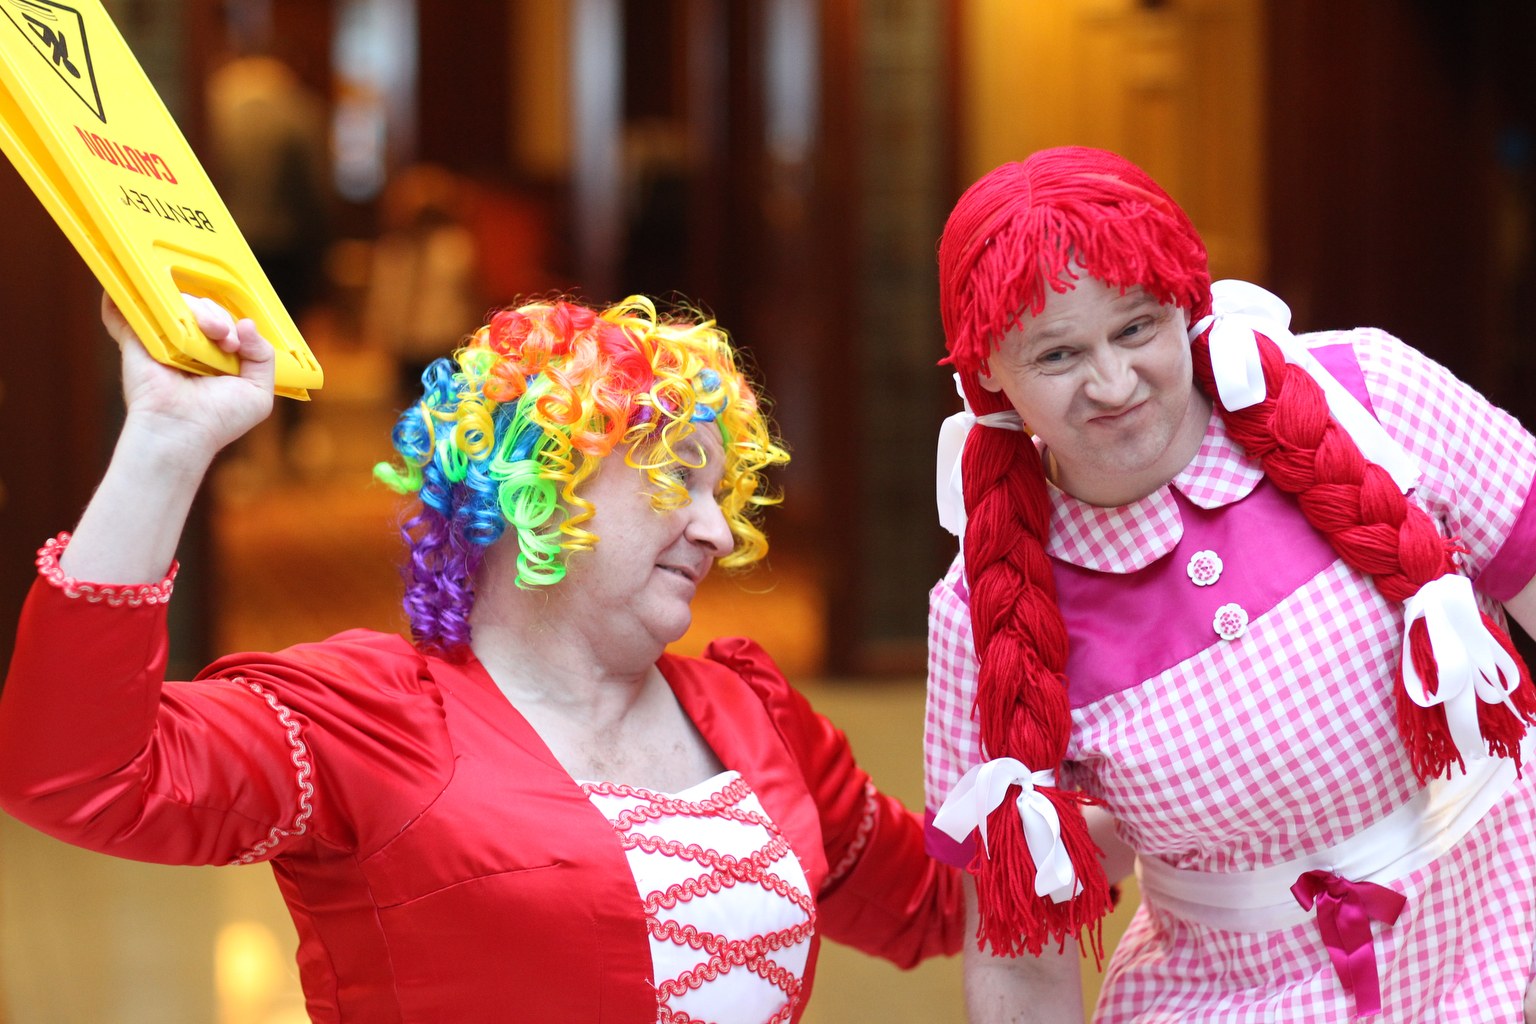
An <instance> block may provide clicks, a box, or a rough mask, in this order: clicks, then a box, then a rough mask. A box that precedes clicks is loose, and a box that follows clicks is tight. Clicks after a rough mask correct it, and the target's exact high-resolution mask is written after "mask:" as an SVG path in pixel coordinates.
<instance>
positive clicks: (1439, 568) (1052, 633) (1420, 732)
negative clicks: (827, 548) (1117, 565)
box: [939, 147, 1536, 955]
mask: <svg viewBox="0 0 1536 1024" xmlns="http://www.w3.org/2000/svg"><path fill="white" fill-rule="evenodd" d="M1078 266H1080V267H1081V268H1082V269H1083V270H1085V271H1086V272H1087V273H1088V274H1090V275H1092V276H1093V277H1095V278H1098V279H1099V280H1101V281H1103V282H1104V283H1106V284H1108V285H1110V286H1112V287H1121V288H1133V287H1137V286H1139V287H1141V288H1143V289H1145V290H1146V291H1147V292H1148V293H1149V294H1151V295H1152V296H1154V297H1155V298H1157V299H1158V300H1159V301H1161V302H1164V303H1169V304H1172V305H1175V306H1178V307H1180V308H1181V309H1184V310H1185V311H1186V312H1187V313H1188V317H1189V322H1190V323H1195V322H1196V321H1197V320H1199V319H1200V318H1201V317H1203V316H1205V315H1206V314H1207V313H1208V312H1210V305H1211V296H1210V283H1211V282H1210V272H1209V270H1208V268H1207V260H1206V252H1205V245H1204V243H1202V242H1201V240H1200V236H1199V234H1198V233H1197V232H1196V231H1195V228H1194V225H1193V224H1192V223H1191V222H1190V220H1189V217H1188V216H1187V215H1186V214H1185V213H1184V211H1183V210H1181V209H1180V208H1179V206H1178V205H1177V204H1176V203H1175V202H1174V201H1173V200H1172V199H1170V198H1169V197H1168V195H1167V193H1165V192H1164V191H1163V190H1162V189H1161V188H1160V187H1158V185H1157V184H1156V183H1155V182H1154V181H1153V180H1152V179H1151V178H1150V177H1148V176H1147V174H1146V173H1145V172H1144V171H1142V170H1141V169H1140V168H1138V167H1136V166H1135V165H1134V164H1132V163H1130V162H1129V161H1127V160H1125V159H1123V158H1122V157H1119V156H1117V155H1115V154H1113V153H1108V152H1104V151H1102V150H1095V149H1086V148H1082V147H1064V148H1060V149H1050V150H1044V151H1041V152H1039V153H1036V154H1034V155H1033V156H1031V157H1030V158H1029V159H1028V160H1025V161H1024V162H1023V163H1011V164H1006V165H1004V166H1002V167H999V168H997V169H996V170H994V171H992V172H991V173H989V174H988V175H986V176H985V177H983V178H982V179H981V180H980V181H978V182H976V183H975V184H974V185H972V186H971V187H970V188H969V189H968V190H967V191H966V192H965V194H964V195H963V196H961V197H960V200H959V202H958V203H957V204H956V206H955V208H954V210H953V211H952V212H951V213H950V216H949V220H948V222H947V223H946V224H945V227H944V234H943V237H942V239H941V240H940V243H939V287H940V294H939V302H940V311H941V313H942V316H943V320H944V333H945V341H946V344H947V346H948V349H949V357H948V359H947V360H946V361H948V362H952V363H953V364H954V365H955V368H956V370H957V371H958V372H959V376H960V381H961V385H962V387H963V388H964V390H965V394H966V398H967V399H968V401H969V402H970V405H971V408H972V409H973V410H974V411H975V412H976V413H977V414H978V415H983V414H986V413H991V412H999V411H1005V410H1007V409H1009V408H1010V406H1009V403H1008V399H1007V396H1006V395H1004V394H1002V393H1000V392H991V391H988V390H986V389H984V388H983V387H982V386H981V381H980V374H981V371H982V370H984V369H985V368H986V365H987V360H988V359H989V357H990V356H991V354H992V353H993V352H994V351H995V350H996V348H997V346H998V344H999V343H1000V342H1001V341H1002V339H1003V337H1004V335H1005V334H1007V332H1008V331H1009V330H1011V329H1012V328H1014V327H1016V326H1018V325H1019V323H1020V322H1021V321H1022V320H1023V318H1024V317H1026V316H1029V315H1034V314H1037V313H1039V312H1040V310H1041V309H1042V308H1043V307H1044V305H1045V300H1046V294H1047V293H1046V289H1047V288H1050V289H1052V290H1054V291H1056V292H1063V291H1066V290H1068V289H1070V288H1071V287H1073V282H1074V281H1075V280H1076V279H1077V274H1076V270H1075V269H1074V268H1075V267H1078ZM1206 342H1207V339H1206V338H1204V337H1202V338H1201V339H1199V340H1198V341H1197V342H1196V343H1195V345H1194V351H1193V354H1194V364H1195V378H1196V383H1198V385H1199V386H1200V387H1201V388H1202V389H1203V390H1204V391H1205V392H1206V393H1207V394H1209V395H1211V396H1212V398H1213V401H1214V403H1215V405H1216V408H1217V409H1218V410H1219V411H1220V413H1221V415H1222V416H1223V417H1224V419H1225V420H1226V423H1227V426H1228V429H1229V431H1230V432H1231V434H1232V436H1233V438H1234V439H1235V440H1236V441H1237V443H1238V444H1240V445H1241V446H1242V447H1243V448H1244V450H1245V452H1246V453H1247V454H1248V455H1249V456H1250V457H1252V458H1254V459H1255V460H1257V461H1258V462H1259V463H1260V464H1261V465H1262V466H1263V468H1264V471H1265V473H1266V474H1267V476H1268V477H1269V479H1270V480H1271V481H1272V482H1273V483H1275V484H1276V485H1277V486H1279V487H1281V488H1282V489H1283V490H1286V491H1288V492H1290V493H1293V494H1296V495H1297V496H1298V500H1299V503H1300V506H1301V508H1302V511H1303V513H1304V514H1305V515H1306V516H1307V518H1308V520H1309V521H1310V522H1311V523H1312V525H1313V526H1314V527H1316V528H1317V529H1319V530H1320V531H1322V532H1323V533H1324V534H1326V535H1327V536H1328V537H1329V539H1330V541H1331V542H1332V543H1333V546H1334V548H1335V550H1336V551H1337V552H1338V554H1339V555H1340V557H1341V558H1343V559H1344V560H1345V561H1346V562H1347V563H1348V564H1350V565H1351V566H1352V567H1354V568H1356V569H1357V570H1359V571H1362V572H1365V573H1368V574H1369V575H1371V576H1372V577H1373V578H1374V579H1375V580H1376V583H1377V586H1378V587H1379V588H1380V589H1381V592H1382V593H1383V594H1384V595H1385V596H1387V597H1388V598H1390V599H1393V600H1397V601H1402V600H1405V599H1406V598H1408V597H1409V596H1411V595H1412V594H1413V593H1414V592H1415V591H1416V590H1417V589H1418V587H1419V586H1421V585H1422V584H1423V583H1425V582H1428V581H1429V580H1432V579H1434V578H1436V577H1438V576H1441V575H1443V574H1444V573H1446V572H1451V571H1454V569H1455V563H1454V553H1455V549H1454V547H1453V546H1452V545H1451V544H1450V543H1449V542H1447V541H1446V540H1444V539H1442V538H1441V537H1440V536H1439V534H1438V532H1437V531H1436V530H1435V527H1434V525H1433V523H1432V522H1430V520H1429V517H1428V516H1427V515H1426V514H1425V513H1424V512H1423V511H1422V510H1421V509H1419V508H1418V506H1417V505H1415V504H1413V503H1412V502H1410V501H1408V500H1407V499H1406V498H1404V496H1403V495H1402V493H1401V492H1400V491H1399V490H1398V489H1397V487H1396V486H1395V485H1394V483H1393V482H1392V480H1391V478H1390V477H1389V476H1388V475H1387V473H1386V471H1385V470H1382V469H1381V468H1380V467H1378V466H1376V465H1375V464H1374V463H1371V462H1369V461H1367V460H1366V459H1365V458H1364V457H1363V456H1362V455H1361V454H1360V451H1359V449H1358V447H1356V445H1355V443H1354V441H1353V440H1352V439H1351V438H1350V437H1349V435H1348V434H1347V433H1346V432H1345V431H1344V430H1343V429H1342V428H1340V427H1339V426H1338V425H1337V424H1336V423H1334V421H1333V420H1332V418H1331V417H1330V416H1329V414H1328V406H1327V401H1326V399H1325V398H1324V397H1323V395H1322V392H1321V389H1320V388H1319V387H1318V385H1317V383H1316V382H1315V381H1314V380H1313V379H1312V378H1311V377H1310V376H1309V375H1308V374H1307V373H1306V371H1305V370H1302V369H1300V368H1299V367H1295V366H1290V365H1288V364H1286V362H1285V359H1284V356H1283V355H1282V354H1281V353H1280V351H1279V349H1278V348H1277V347H1276V346H1275V345H1274V344H1273V343H1271V342H1270V341H1269V339H1267V338H1263V337H1262V336H1261V337H1260V338H1259V342H1260V348H1261V353H1262V359H1263V366H1264V376H1265V382H1266V385H1267V388H1268V396H1269V397H1268V398H1267V399H1266V400H1265V401H1264V402H1262V403H1261V404H1259V405H1257V406H1254V407H1251V408H1249V409H1244V410H1242V411H1241V412H1238V413H1228V412H1227V411H1226V410H1225V409H1223V408H1222V407H1221V403H1220V401H1219V400H1218V399H1216V397H1215V387H1214V384H1213V382H1212V376H1211V369H1210V351H1209V348H1208V345H1207V343H1206ZM962 472H963V477H964V497H965V507H966V513H967V517H968V525H967V527H966V531H965V540H964V550H965V568H966V577H967V580H968V582H969V584H970V594H971V599H970V601H971V603H970V608H971V624H972V631H973V639H974V642H975V648H976V654H977V659H978V661H979V663H980V672H979V679H978V690H977V713H978V716H979V723H980V727H981V738H982V743H983V744H984V745H985V748H986V756H987V757H988V758H1002V757H1012V758H1017V759H1018V760H1019V761H1021V762H1023V763H1024V764H1025V765H1027V766H1028V767H1029V768H1030V769H1031V770H1033V771H1042V770H1048V769H1055V768H1057V767H1058V766H1059V765H1060V763H1061V761H1062V758H1063V757H1064V756H1065V753H1066V748H1067V741H1068V738H1069V734H1070V730H1071V710H1070V706H1069V704H1068V700H1067V692H1066V677H1065V675H1064V670H1065V666H1066V660H1067V636H1066V628H1065V625H1064V624H1063V622H1062V618H1061V612H1060V610H1059V609H1058V607H1057V604H1056V592H1055V584H1054V582H1053V579H1052V575H1051V568H1050V562H1049V559H1048V558H1047V556H1046V554H1045V540H1046V535H1047V531H1048V530H1049V527H1050V515H1051V508H1050V499H1049V495H1048V491H1047V489H1046V484H1045V475H1044V471H1043V468H1042V466H1041V462H1040V457H1039V453H1038V452H1037V451H1036V449H1035V446H1034V444H1033V443H1032V441H1031V440H1030V438H1029V435H1028V434H1027V433H1021V432H1018V431H1009V430H997V429H984V428H983V429H977V430H975V431H973V432H972V434H971V436H970V438H969V439H968V440H967V442H966V445H965V449H964V454H963V464H962ZM1415 629H1416V632H1415V636H1414V641H1413V644H1412V648H1413V649H1412V655H1413V657H1414V658H1415V663H1416V664H1417V665H1418V667H1419V670H1420V672H1421V674H1422V675H1423V676H1424V678H1425V679H1426V681H1427V682H1428V685H1429V687H1430V688H1431V692H1433V686H1434V678H1435V677H1434V667H1433V662H1432V660H1430V659H1429V658H1428V644H1427V636H1425V637H1423V638H1422V639H1423V643H1422V644H1421V642H1420V640H1421V638H1420V636H1419V633H1420V632H1421V631H1423V629H1424V626H1423V623H1422V622H1420V623H1418V625H1417V626H1416V627H1415ZM1495 636H1497V637H1499V638H1500V642H1501V643H1503V644H1504V646H1505V647H1506V649H1510V650H1511V651H1512V648H1511V646H1510V645H1509V643H1508V641H1507V637H1504V635H1503V633H1502V632H1496V633H1495ZM1421 646H1422V648H1423V649H1422V650H1421ZM1521 674H1522V677H1525V671H1524V669H1523V667H1522V669H1521ZM1397 692H1398V694H1399V720H1400V723H1402V727H1403V733H1404V737H1405V741H1406V743H1407V746H1408V750H1409V754H1410V756H1411V757H1412V759H1413V762H1414V767H1415V770H1416V771H1418V772H1419V774H1420V776H1421V778H1428V777H1431V776H1433V775H1437V774H1440V773H1441V772H1443V771H1446V770H1448V766H1449V765H1450V764H1452V763H1455V762H1456V761H1458V760H1459V758H1458V756H1457V754H1456V750H1455V747H1454V745H1452V744H1451V743H1450V741H1449V739H1448V734H1447V731H1446V729H1445V727H1444V711H1443V709H1442V708H1439V707H1436V708H1433V709H1429V710H1425V709H1422V708H1419V707H1417V705H1413V704H1412V702H1411V701H1409V700H1408V699H1407V698H1406V696H1403V692H1404V691H1403V688H1402V686H1401V685H1398V687H1397ZM1514 705H1515V709H1516V713H1511V712H1510V710H1509V709H1508V708H1507V707H1505V706H1503V705H1491V706H1490V705H1483V704H1480V706H1479V716H1480V720H1481V722H1482V725H1483V732H1484V737H1485V739H1487V741H1488V744H1489V747H1490V749H1492V750H1493V751H1494V752H1495V753H1503V754H1506V755H1509V756H1516V757H1518V749H1519V747H1518V744H1519V739H1520V736H1521V735H1522V734H1523V731H1524V722H1523V721H1521V719H1522V718H1524V719H1525V720H1536V697H1533V691H1532V687H1531V685H1530V682H1529V679H1528V678H1525V679H1523V682H1522V684H1521V686H1520V689H1519V690H1518V691H1517V692H1516V694H1515V696H1514ZM1036 788H1037V789H1038V790H1039V791H1041V792H1043V793H1044V794H1045V795H1046V797H1047V798H1048V799H1050V800H1051V802H1052V803H1053V804H1054V805H1055V806H1056V809H1057V812H1058V814H1059V816H1060V818H1061V826H1062V841H1063V843H1064V844H1065V846H1066V849H1067V853H1068V855H1069V856H1070V857H1071V859H1072V863H1073V867H1074V869H1075V871H1076V873H1077V878H1078V881H1079V883H1080V884H1081V886H1082V889H1081V892H1080V893H1079V894H1078V895H1077V896H1076V897H1075V898H1073V899H1071V900H1068V901H1067V902H1065V903H1055V902H1052V901H1051V900H1049V899H1047V898H1044V897H1039V896H1036V895H1035V887H1034V877H1035V865H1034V862H1033V860H1032V858H1031V856H1030V853H1029V849H1028V847H1027V846H1026V844H1025V842H1024V838H1023V834H1022V830H1021V828H1020V827H1019V822H1018V812H1017V811H1016V810H1015V809H1014V802H1013V797H1014V796H1015V795H1016V792H1015V791H1010V794H1009V798H1008V799H1005V800H1004V801H1003V802H1002V804H1001V805H1000V806H999V807H998V809H997V810H995V811H993V813H992V815H991V816H990V817H989V819H988V836H989V849H988V850H987V851H984V852H978V854H977V858H976V860H975V861H974V862H973V864H972V868H971V869H972V872H973V873H974V874H975V876H976V887H977V894H978V899H979V902H980V906H981V928H980V933H979V935H978V940H980V941H982V942H984V943H986V944H990V946H991V947H992V949H993V950H994V951H995V952H996V953H998V954H1001V955H1018V954H1019V953H1021V952H1022V951H1023V950H1026V949H1027V950H1029V951H1030V952H1031V953H1039V952H1040V951H1041V950H1042V949H1043V948H1044V945H1045V943H1046V942H1047V941H1055V942H1058V943H1061V942H1065V941H1066V939H1067V938H1068V937H1072V936H1075V937H1076V938H1077V939H1078V941H1079V942H1080V943H1084V944H1086V945H1089V946H1091V947H1092V948H1095V949H1098V948H1099V922H1100V920H1101V918H1102V917H1103V915H1104V914H1105V913H1106V912H1107V911H1108V909H1109V905H1110V900H1109V889H1108V884H1107V880H1106V878H1105V875H1104V870H1103V867H1102V865H1101V863H1100V856H1099V851H1098V850H1097V848H1096V847H1095V846H1094V844H1093V841H1092V839H1091V838H1090V837H1089V835H1088V830H1087V825H1086V822H1085V821H1084V819H1083V815H1082V806H1083V804H1084V803H1086V802H1087V799H1086V798H1085V797H1084V796H1082V795H1081V794H1078V793H1075V792H1071V791H1067V790H1061V789H1053V788H1049V787H1038V786H1037V787H1036Z"/></svg>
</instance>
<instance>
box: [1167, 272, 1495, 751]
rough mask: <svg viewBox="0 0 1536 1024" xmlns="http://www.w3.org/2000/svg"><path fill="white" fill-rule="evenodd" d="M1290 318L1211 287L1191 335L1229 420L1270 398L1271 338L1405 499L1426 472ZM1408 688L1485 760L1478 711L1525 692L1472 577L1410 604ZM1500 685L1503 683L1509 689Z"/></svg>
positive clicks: (1459, 744)
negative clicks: (1266, 346) (1425, 659)
mask: <svg viewBox="0 0 1536 1024" xmlns="http://www.w3.org/2000/svg"><path fill="white" fill-rule="evenodd" d="M1290 323H1291V311H1290V308H1289V307H1288V306H1286V304H1285V303H1284V302H1282V301H1280V299H1279V298H1277V297H1276V296H1274V295H1272V294H1271V293H1270V292H1268V291H1266V290H1264V289H1263V288H1260V287H1259V286H1258V285H1256V284H1250V283H1249V282H1247V281H1215V282H1212V284H1211V315H1210V316H1207V317H1204V318H1202V319H1201V320H1200V322H1199V323H1196V324H1195V325H1194V326H1193V327H1191V328H1190V329H1189V337H1190V339H1191V340H1194V339H1195V338H1198V337H1199V336H1200V334H1201V333H1202V332H1203V331H1205V330H1206V329H1207V328H1209V329H1210V332H1211V337H1210V347H1211V371H1212V374H1213V375H1214V376H1215V378H1216V390H1217V394H1218V396H1219V397H1220V399H1221V403H1222V405H1224V406H1226V407H1227V408H1228V409H1230V410H1234V411H1235V410H1238V409H1246V408H1248V407H1249V406H1252V405H1257V404H1258V403H1259V402H1262V401H1263V400H1264V397H1265V387H1264V374H1263V370H1262V368H1261V366H1260V362H1259V343H1258V340H1257V339H1256V338H1255V337H1254V334H1255V332H1257V333H1259V334H1263V335H1264V336H1265V337H1266V338H1269V339H1270V340H1271V341H1273V342H1274V343H1275V344H1276V345H1277V346H1279V348H1280V351H1281V352H1282V353H1284V355H1285V358H1286V361H1287V362H1290V363H1295V364H1296V365H1298V366H1300V367H1301V368H1302V369H1304V370H1306V371H1307V373H1309V374H1310V375H1311V376H1312V379H1314V380H1315V381H1317V383H1318V385H1319V386H1321V387H1322V389H1323V395H1324V397H1325V398H1327V400H1328V411H1329V412H1330V413H1331V414H1332V415H1333V418H1334V420H1335V422H1337V423H1338V424H1339V426H1341V427H1343V428H1344V429H1345V430H1346V431H1347V432H1348V433H1349V436H1350V437H1352V438H1353V439H1354V441H1355V444H1356V445H1357V446H1358V447H1359V448H1360V451H1361V453H1362V454H1364V455H1365V457H1366V458H1368V459H1370V460H1371V461H1372V462H1374V463H1376V464H1377V465H1378V466H1380V467H1382V468H1383V469H1385V470H1386V471H1387V472H1388V473H1389V474H1391V476H1392V479H1393V481H1394V482H1395V483H1396V484H1397V486H1398V487H1399V488H1400V489H1401V490H1402V492H1403V493H1404V494H1407V493H1408V492H1409V491H1411V490H1412V489H1413V488H1414V487H1415V486H1417V484H1418V482H1419V467H1418V464H1417V463H1416V462H1415V461H1414V459H1413V456H1411V455H1409V454H1408V452H1407V451H1405V450H1404V449H1403V447H1402V446H1401V445H1399V444H1398V443H1397V442H1396V441H1395V440H1393V439H1392V437H1391V435H1389V434H1388V433H1387V432H1386V429H1385V428H1383V427H1382V425H1381V424H1380V423H1379V422H1378V421H1377V420H1376V417H1374V416H1372V415H1371V414H1370V413H1369V412H1368V411H1366V409H1365V407H1364V406H1363V405H1361V404H1360V402H1359V400H1357V399H1356V398H1355V396H1354V395H1352V394H1350V393H1349V391H1348V390H1347V389H1346V388H1345V387H1344V386H1343V385H1342V384H1340V383H1339V382H1338V381H1337V380H1335V379H1334V377H1333V375H1332V374H1330V373H1329V372H1328V371H1327V370H1326V369H1324V368H1323V365H1322V364H1321V363H1319V362H1318V361H1317V359H1316V358H1314V357H1313V355H1312V353H1311V352H1309V351H1308V350H1307V348H1306V346H1305V345H1303V344H1301V343H1300V342H1299V341H1297V340H1296V338H1295V336H1293V335H1292V334H1291V332H1290ZM1403 617H1404V622H1403V645H1402V654H1401V656H1402V659H1403V688H1404V689H1405V690H1406V692H1407V694H1408V697H1409V699H1410V700H1412V701H1413V702H1414V703H1415V704H1417V705H1419V706H1420V707H1424V708H1428V707H1434V706H1435V705H1436V704H1443V705H1444V706H1445V715H1446V724H1447V726H1448V728H1449V731H1450V733H1451V739H1452V741H1453V742H1454V743H1455V744H1456V749H1457V750H1458V751H1459V752H1460V754H1461V756H1462V758H1463V760H1464V761H1466V762H1471V761H1473V760H1478V759H1480V758H1483V757H1486V756H1487V748H1486V745H1485V744H1484V742H1483V739H1482V733H1481V731H1480V730H1479V728H1478V725H1477V701H1478V700H1482V701H1484V702H1486V703H1489V704H1507V703H1508V702H1509V697H1510V694H1511V693H1513V692H1514V690H1515V687H1516V686H1517V685H1518V683H1519V678H1520V676H1519V670H1518V669H1517V668H1516V667H1515V662H1514V659H1512V658H1511V657H1510V656H1509V654H1508V653H1507V652H1506V651H1505V650H1504V648H1503V646H1502V645H1500V643H1499V642H1498V641H1497V640H1496V639H1494V637H1493V634H1492V633H1490V632H1489V631H1488V628H1487V627H1486V626H1485V625H1484V624H1483V618H1482V613H1481V612H1480V611H1479V609H1478V606H1477V599H1476V597H1475V596H1474V594H1473V592H1472V583H1471V581H1470V580H1468V579H1467V578H1466V577H1465V576H1461V575H1456V574H1452V575H1448V576H1442V577H1440V578H1439V579H1435V580H1431V581H1430V582H1428V583H1426V584H1425V585H1424V586H1422V587H1420V588H1419V591H1418V593H1416V594H1414V596H1413V597H1411V598H1409V599H1408V600H1407V601H1406V602H1404V604H1403ZM1419 619H1423V620H1424V622H1425V625H1426V626H1427V627H1428V629H1429V638H1430V647H1431V648H1432V649H1433V651H1434V656H1435V664H1436V666H1437V670H1438V674H1439V686H1438V688H1437V689H1436V692H1435V694H1434V695H1433V696H1431V695H1430V694H1428V693H1427V692H1426V691H1425V688H1424V681H1423V679H1421V678H1420V676H1419V672H1418V669H1417V668H1416V667H1415V666H1414V664H1413V658H1412V656H1411V655H1410V654H1409V630H1410V629H1412V628H1413V624H1414V623H1415V622H1417V621H1418V620H1419ZM1501 677H1502V681H1501Z"/></svg>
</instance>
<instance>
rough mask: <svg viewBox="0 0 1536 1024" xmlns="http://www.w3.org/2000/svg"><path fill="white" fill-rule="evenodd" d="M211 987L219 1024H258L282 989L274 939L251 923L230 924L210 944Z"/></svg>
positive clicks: (280, 956)
mask: <svg viewBox="0 0 1536 1024" xmlns="http://www.w3.org/2000/svg"><path fill="white" fill-rule="evenodd" d="M213 963H214V987H215V992H216V993H217V997H218V1001H219V1021H220V1022H221V1024H261V1022H263V1021H266V1020H267V1019H268V1018H269V1011H270V1010H271V1008H272V1003H273V1001H274V1000H275V999H276V998H277V997H278V995H279V994H280V993H281V991H282V987H283V953H282V949H281V947H280V946H279V944H278V941H277V936H275V935H273V934H272V930H271V929H270V928H268V927H266V926H265V925H262V924H258V923H256V922H254V921H233V922H231V923H229V924H226V925H225V926H224V927H222V928H220V929H219V934H218V938H217V939H216V940H215V942H214V957H213Z"/></svg>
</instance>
